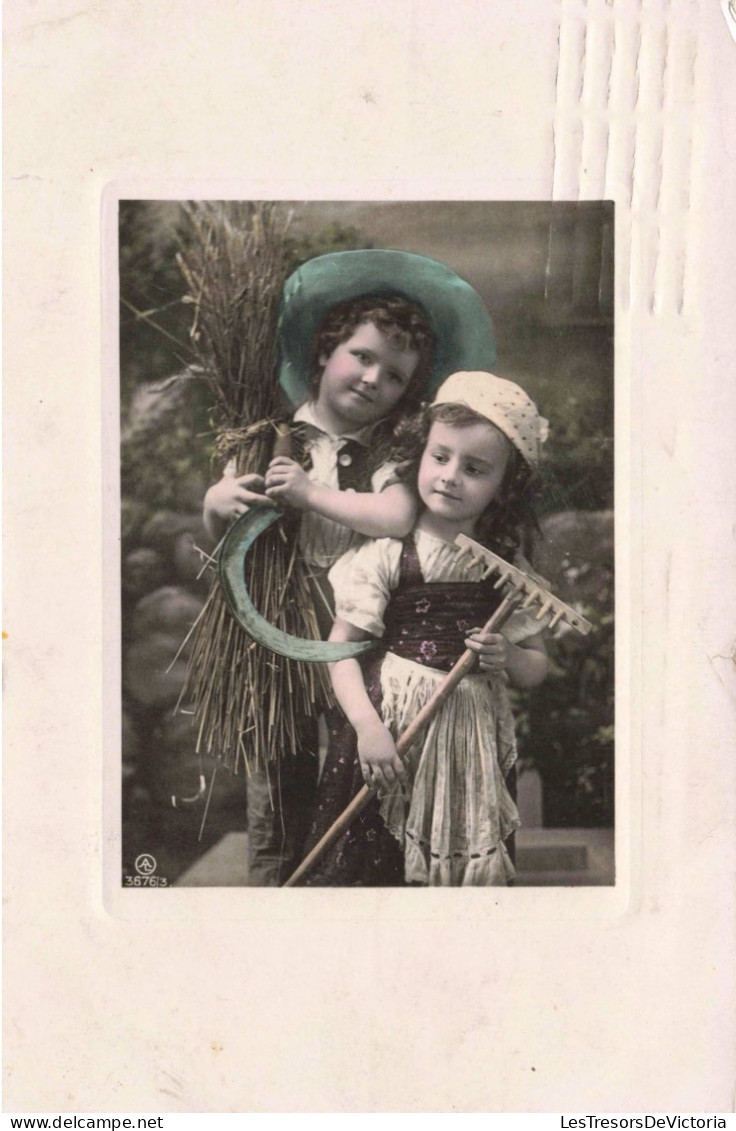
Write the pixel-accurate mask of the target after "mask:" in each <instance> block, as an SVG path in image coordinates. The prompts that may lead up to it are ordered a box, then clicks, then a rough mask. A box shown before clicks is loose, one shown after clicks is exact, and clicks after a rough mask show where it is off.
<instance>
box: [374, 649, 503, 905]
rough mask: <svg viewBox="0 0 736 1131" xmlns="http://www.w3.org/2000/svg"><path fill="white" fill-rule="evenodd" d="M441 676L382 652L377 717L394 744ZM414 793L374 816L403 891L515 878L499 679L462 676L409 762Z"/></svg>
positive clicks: (395, 792) (390, 799)
mask: <svg viewBox="0 0 736 1131" xmlns="http://www.w3.org/2000/svg"><path fill="white" fill-rule="evenodd" d="M445 674H446V673H445V672H441V671H437V670H436V669H434V668H428V667H425V666H424V665H422V664H416V663H414V661H412V660H405V659H402V658H401V657H399V656H397V655H395V654H394V653H393V652H388V653H387V654H386V657H385V659H384V662H383V664H382V667H381V675H380V681H381V697H382V710H381V713H382V716H383V720H384V722H385V723H386V725H387V726H388V727H389V729H390V730H391V733H392V734H393V735H394V737H396V738H398V737H399V736H400V735H401V734H402V733H403V731H405V730H406V728H407V727H408V726H409V724H410V723H411V722H412V720H413V719H414V718H415V717H416V715H417V714H418V712H419V711H420V710H421V708H422V707H423V706H424V704H425V703H426V702H427V700H428V699H430V698H431V696H432V694H433V692H434V691H435V689H436V688H437V686H438V684H439V683H440V682H441V681H442V679H443V678H444V676H445ZM405 760H406V764H407V766H408V767H409V770H410V773H411V778H412V788H411V800H410V802H409V805H408V811H407V802H406V799H405V797H404V795H403V794H402V792H401V790H400V789H399V787H398V786H397V787H394V788H393V789H391V790H390V791H389V792H388V793H387V794H385V795H384V796H383V797H382V799H381V803H380V813H381V816H382V817H383V820H384V821H385V823H386V826H387V828H388V829H389V831H390V832H391V833H392V834H393V835H394V836H395V837H396V839H397V840H398V841H399V842H400V844H401V845H402V847H403V850H404V860H405V865H404V867H405V879H406V882H407V883H415V884H425V885H445V886H452V887H459V886H487V885H495V886H500V885H505V884H507V883H508V881H509V880H510V879H512V878H513V875H514V867H513V864H512V863H511V859H510V857H509V854H508V851H507V849H506V846H505V844H504V841H505V840H506V838H507V837H508V836H510V834H511V833H512V832H513V831H514V829H516V828H518V827H519V824H520V822H519V814H518V811H517V808H516V805H515V804H514V801H513V799H512V797H511V795H510V793H509V791H508V788H507V786H506V781H505V779H506V776H507V775H508V773H509V771H510V769H511V767H512V766H513V764H514V762H515V760H516V738H515V734H514V720H513V716H512V714H511V706H510V703H509V697H508V690H507V683H506V679H505V677H504V676H498V675H493V676H491V675H487V674H482V675H470V676H466V677H465V678H464V679H463V680H462V681H461V682H460V684H459V685H458V686H457V688H456V689H455V690H454V691H453V693H452V694H451V695H450V696H449V698H448V699H447V700H446V701H445V703H444V704H443V706H442V707H441V708H440V711H439V713H438V714H437V715H436V716H435V717H434V719H433V720H432V722H431V723H430V724H429V727H428V728H427V730H426V731H425V733H424V737H423V739H422V740H420V742H419V743H417V745H416V746H415V747H414V748H413V750H411V751H410V753H409V754H408V755H407V757H406V759H405Z"/></svg>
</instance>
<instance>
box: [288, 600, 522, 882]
mask: <svg viewBox="0 0 736 1131" xmlns="http://www.w3.org/2000/svg"><path fill="white" fill-rule="evenodd" d="M523 597H524V591H523V590H519V589H514V590H513V591H512V592H511V593H509V594H508V596H507V597H504V599H503V601H502V602H501V604H500V605H499V606H498V608H497V609H496V611H495V613H494V614H493V616H492V617H491V618H490V620H489V621H487V622H486V624H485V625H484V627H483V632H498V630H499V629H500V628H502V627H503V625H504V624H505V623H506V621H507V620H508V619H509V617H510V616H511V614H512V613H513V611H514V609H515V608H516V607H517V605H519V603H520V602H521V601H522V599H523ZM477 658H478V657H477V654H476V653H475V652H473V651H472V649H470V648H466V650H465V651H464V652H463V654H462V656H461V657H460V659H459V660H458V661H457V662H456V663H455V664H453V666H452V667H451V668H450V670H449V672H448V673H447V675H446V676H445V677H444V679H443V680H442V681H441V682H440V683H439V684H438V685H437V687H436V689H435V692H434V694H433V695H432V697H431V698H430V699H428V700H427V702H426V703H425V704H424V706H423V707H422V709H421V711H420V712H419V713H418V714H417V716H416V717H415V718H414V719H413V720H412V722H411V723H410V724H409V726H408V727H407V728H406V730H405V731H404V733H403V734H402V735H401V738H400V739H399V740H398V742H397V743H396V752H397V754H398V755H399V757H400V758H402V759H403V758H404V757H405V756H406V755H407V754H408V753H409V751H410V750H411V748H412V747H413V746H414V745H415V743H416V742H417V740H418V739H419V738H420V737H421V734H422V731H423V730H424V728H425V727H426V726H427V725H428V724H429V723H430V722H431V721H432V719H433V718H434V716H435V715H436V714H437V712H438V711H439V709H440V707H441V706H442V704H443V703H444V702H445V700H446V699H447V698H448V696H449V695H450V693H451V692H452V691H454V690H455V688H456V687H457V685H458V683H459V682H460V680H461V679H462V678H463V676H465V675H467V674H468V672H469V671H471V669H472V668H473V667H474V666H475V663H476V660H477ZM373 796H374V793H373V790H372V789H369V788H368V786H367V785H364V786H363V788H362V789H361V790H360V792H359V793H356V795H355V797H354V798H353V800H352V801H351V802H350V804H349V805H348V806H347V808H346V809H344V810H343V812H342V813H341V814H340V816H339V817H338V818H337V820H336V821H335V822H334V824H332V825H330V827H329V829H328V830H327V832H326V833H325V834H324V836H323V837H322V839H321V840H318V841H317V843H316V844H315V846H314V848H313V849H312V851H311V852H309V853H308V854H307V856H305V857H304V859H303V860H302V862H301V864H300V865H299V867H298V868H297V869H296V870H295V871H294V872H292V874H291V875H290V876H289V878H288V880H286V882H285V883H284V884H282V885H281V886H282V887H285V888H291V887H294V886H295V885H296V884H298V883H299V880H301V879H302V877H303V876H306V874H307V873H308V872H309V871H311V869H312V868H313V867H314V865H315V864H316V863H317V861H318V860H319V859H320V857H321V856H323V855H324V853H325V852H326V851H327V849H328V848H329V847H330V845H331V844H333V843H334V841H336V840H337V838H338V837H339V836H341V835H342V833H344V831H345V829H346V828H347V827H348V825H350V824H351V823H352V821H353V819H354V818H355V817H356V816H357V815H358V813H360V811H361V809H364V808H365V807H366V805H367V804H368V802H369V801H370V799H371V797H373Z"/></svg>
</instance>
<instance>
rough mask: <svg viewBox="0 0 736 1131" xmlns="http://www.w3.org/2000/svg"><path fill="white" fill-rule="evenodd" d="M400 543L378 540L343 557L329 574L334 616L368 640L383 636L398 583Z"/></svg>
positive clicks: (364, 544) (365, 543) (390, 539)
mask: <svg viewBox="0 0 736 1131" xmlns="http://www.w3.org/2000/svg"><path fill="white" fill-rule="evenodd" d="M400 560H401V542H399V541H397V540H396V539H395V538H378V539H375V540H371V541H368V542H364V543H363V545H362V546H359V547H358V549H357V550H351V551H349V552H348V553H347V554H345V555H344V556H343V557H342V558H340V560H339V561H338V562H337V563H336V564H335V565H334V566H333V567H332V569H331V570H330V573H329V580H330V584H331V585H332V588H333V591H334V594H335V615H336V616H338V617H339V618H340V620H344V621H347V622H348V624H352V625H354V626H355V627H356V628H360V629H363V631H364V632H369V633H370V634H371V636H378V637H381V636H383V632H384V624H383V614H384V611H385V609H386V605H387V604H388V602H389V599H390V597H391V592H392V590H394V589H395V588H396V586H397V585H398V581H399V563H400Z"/></svg>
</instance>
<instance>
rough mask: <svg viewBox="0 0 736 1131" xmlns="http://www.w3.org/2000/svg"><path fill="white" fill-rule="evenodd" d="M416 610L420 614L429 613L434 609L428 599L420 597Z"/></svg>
mask: <svg viewBox="0 0 736 1131" xmlns="http://www.w3.org/2000/svg"><path fill="white" fill-rule="evenodd" d="M414 608H415V609H416V611H417V612H418V613H428V612H429V610H430V609H431V608H432V602H431V601H430V600H429V598H428V597H420V598H419V600H418V601H417V603H416V605H415V606H414Z"/></svg>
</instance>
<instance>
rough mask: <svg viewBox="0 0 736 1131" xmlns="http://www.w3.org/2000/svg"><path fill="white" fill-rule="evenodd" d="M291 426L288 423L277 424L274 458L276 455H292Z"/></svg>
mask: <svg viewBox="0 0 736 1131" xmlns="http://www.w3.org/2000/svg"><path fill="white" fill-rule="evenodd" d="M291 451H292V445H291V428H290V427H289V425H288V424H277V425H276V439H275V440H274V444H273V453H272V458H274V459H275V457H276V456H289V457H291Z"/></svg>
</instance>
